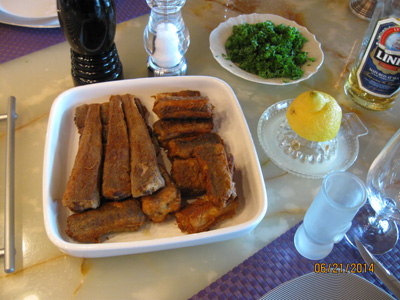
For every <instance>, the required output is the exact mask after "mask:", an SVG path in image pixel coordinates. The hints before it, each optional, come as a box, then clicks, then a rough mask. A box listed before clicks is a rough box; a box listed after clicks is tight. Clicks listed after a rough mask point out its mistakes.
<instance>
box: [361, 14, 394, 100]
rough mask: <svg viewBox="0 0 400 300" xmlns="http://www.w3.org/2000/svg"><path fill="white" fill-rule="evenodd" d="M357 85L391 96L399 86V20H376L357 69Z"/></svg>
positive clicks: (381, 95) (370, 91)
mask: <svg viewBox="0 0 400 300" xmlns="http://www.w3.org/2000/svg"><path fill="white" fill-rule="evenodd" d="M357 77H358V82H359V84H360V88H361V89H362V90H364V91H366V92H368V93H370V94H372V95H374V96H378V97H391V96H393V95H394V94H396V93H397V92H398V91H399V89H400V21H399V20H397V19H395V18H388V19H383V20H380V21H378V22H377V23H376V25H375V29H374V32H373V33H372V36H371V39H370V41H369V44H368V47H367V49H366V51H365V53H364V56H363V58H362V60H361V63H360V67H359V68H358V70H357Z"/></svg>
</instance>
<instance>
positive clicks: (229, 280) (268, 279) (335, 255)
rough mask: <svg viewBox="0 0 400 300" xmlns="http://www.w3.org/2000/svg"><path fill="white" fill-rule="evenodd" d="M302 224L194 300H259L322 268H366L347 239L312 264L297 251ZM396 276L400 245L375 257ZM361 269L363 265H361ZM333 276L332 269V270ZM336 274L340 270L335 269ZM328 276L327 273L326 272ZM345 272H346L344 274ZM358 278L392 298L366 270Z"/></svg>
mask: <svg viewBox="0 0 400 300" xmlns="http://www.w3.org/2000/svg"><path fill="white" fill-rule="evenodd" d="M299 225H300V224H297V225H296V226H294V227H293V228H291V229H290V230H288V231H287V232H286V233H284V234H283V235H281V236H280V237H278V238H277V239H276V240H274V241H273V242H272V243H270V244H269V245H267V246H266V247H264V248H263V249H261V250H260V251H258V252H257V253H255V254H254V255H253V256H251V257H249V258H248V259H246V260H245V261H244V262H243V263H241V264H240V265H238V266H237V267H235V268H233V269H232V270H231V271H229V272H228V273H226V274H225V275H223V276H222V277H221V278H219V279H218V280H216V281H215V282H213V283H211V284H210V285H209V286H207V287H206V288H205V289H203V290H202V291H200V292H199V293H197V294H196V295H194V296H193V297H192V298H190V299H191V300H198V299H202V300H205V299H221V300H222V299H235V300H241V299H259V298H260V297H261V296H263V295H264V294H265V293H267V292H268V291H270V290H272V289H273V288H275V287H277V286H278V285H280V284H282V283H284V282H286V281H288V280H290V279H293V278H296V277H298V276H301V275H303V274H307V273H310V272H314V271H315V272H321V270H324V269H323V268H321V266H322V267H325V268H326V269H328V267H329V264H331V266H332V265H333V264H338V265H339V266H340V264H341V265H342V268H343V269H345V268H346V266H347V265H348V264H349V269H350V268H351V267H352V266H353V265H352V264H355V266H357V264H361V266H362V265H364V264H365V262H364V261H363V259H362V257H361V255H360V254H359V253H358V251H357V250H356V249H354V248H353V247H352V246H351V245H350V244H348V243H347V242H346V241H345V239H343V240H342V241H341V242H340V243H338V244H336V245H335V247H334V248H333V251H332V252H331V254H330V255H328V256H327V257H326V258H324V259H322V260H319V261H312V260H308V259H306V258H304V257H303V256H301V255H300V254H299V253H298V252H297V250H296V249H295V246H294V242H293V238H294V234H295V232H296V229H297V228H298V226H299ZM376 257H377V258H378V259H379V261H381V262H382V263H383V265H384V266H385V267H387V268H388V269H389V270H390V271H392V273H393V275H394V276H396V277H397V278H400V268H399V264H400V244H399V243H397V245H396V247H395V248H394V249H392V250H391V251H390V252H388V253H386V254H384V255H378V256H376ZM359 267H360V265H359ZM330 269H331V270H330V272H332V270H333V268H330ZM336 270H337V271H339V270H340V268H337V269H336ZM323 272H327V271H325V270H324V271H323ZM343 272H344V270H343ZM355 274H356V275H359V276H361V277H363V278H365V279H367V280H369V281H370V282H372V283H373V284H375V285H376V286H378V287H379V288H381V289H383V290H384V291H386V292H387V293H389V294H390V295H392V296H393V294H392V293H391V292H390V291H389V290H388V289H387V288H386V287H385V286H384V285H383V284H382V282H381V281H380V280H379V279H378V278H377V277H376V276H375V274H372V273H371V272H369V271H368V270H367V272H360V273H358V272H356V273H355Z"/></svg>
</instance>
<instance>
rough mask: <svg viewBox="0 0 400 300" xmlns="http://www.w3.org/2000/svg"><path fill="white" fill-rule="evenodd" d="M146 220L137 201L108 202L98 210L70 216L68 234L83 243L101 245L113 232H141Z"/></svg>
mask: <svg viewBox="0 0 400 300" xmlns="http://www.w3.org/2000/svg"><path fill="white" fill-rule="evenodd" d="M145 219H146V217H145V215H144V214H143V212H142V210H141V209H140V203H139V201H138V200H136V199H129V200H125V201H120V202H107V203H104V204H103V205H102V206H101V207H100V208H98V209H94V210H88V211H85V212H81V213H76V214H73V215H71V216H69V217H68V218H67V230H66V233H67V235H68V236H69V237H71V238H73V239H74V240H76V241H78V242H81V243H99V242H100V241H101V237H102V236H103V235H105V234H108V233H111V232H122V231H137V230H139V228H140V227H141V226H142V225H143V223H144V221H145Z"/></svg>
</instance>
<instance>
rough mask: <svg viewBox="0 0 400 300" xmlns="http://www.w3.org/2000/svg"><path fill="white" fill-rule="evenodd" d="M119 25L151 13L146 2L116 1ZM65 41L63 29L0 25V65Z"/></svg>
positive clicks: (138, 0)
mask: <svg viewBox="0 0 400 300" xmlns="http://www.w3.org/2000/svg"><path fill="white" fill-rule="evenodd" d="M115 10H116V15H117V23H121V22H124V21H127V20H130V19H132V18H136V17H139V16H141V15H144V14H147V13H149V12H150V8H149V7H148V5H147V3H146V1H142V0H134V1H132V0H115ZM63 41H65V38H64V34H63V33H62V30H61V28H28V27H19V26H12V25H7V24H1V23H0V63H4V62H6V61H9V60H12V59H15V58H17V57H21V56H24V55H27V54H29V53H32V52H35V51H38V50H41V49H44V48H47V47H49V46H52V45H55V44H58V43H61V42H63Z"/></svg>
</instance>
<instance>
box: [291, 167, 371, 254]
mask: <svg viewBox="0 0 400 300" xmlns="http://www.w3.org/2000/svg"><path fill="white" fill-rule="evenodd" d="M366 195H367V192H366V188H365V185H364V183H363V182H362V181H361V179H359V178H358V177H357V176H355V175H353V174H351V173H348V172H332V173H330V174H328V175H327V176H325V178H324V180H323V182H322V186H321V189H320V190H319V192H318V194H317V196H316V197H315V199H314V201H313V202H312V203H311V205H310V207H309V208H308V210H307V212H306V215H305V217H304V221H303V223H302V224H301V225H300V226H299V228H298V229H297V231H296V234H295V236H294V244H295V247H296V249H297V251H298V252H299V253H300V254H301V255H302V256H304V257H305V258H308V259H311V260H319V259H323V258H324V257H326V256H327V255H329V253H330V252H331V251H332V249H333V245H334V244H335V243H338V242H340V241H341V240H342V239H343V237H344V235H345V234H346V232H347V231H348V230H349V229H350V227H351V221H352V220H353V218H354V216H355V215H356V213H357V211H358V210H359V209H360V208H361V207H362V206H363V205H364V204H365V201H366V199H367V197H366Z"/></svg>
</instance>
